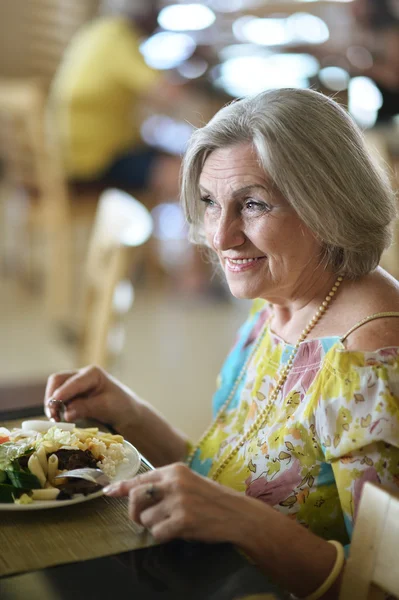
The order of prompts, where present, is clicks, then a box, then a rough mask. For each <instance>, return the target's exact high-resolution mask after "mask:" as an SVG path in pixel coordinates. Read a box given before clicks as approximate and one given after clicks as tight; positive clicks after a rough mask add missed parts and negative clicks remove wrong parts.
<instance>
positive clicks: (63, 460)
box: [54, 449, 97, 471]
mask: <svg viewBox="0 0 399 600" xmlns="http://www.w3.org/2000/svg"><path fill="white" fill-rule="evenodd" d="M54 454H55V455H56V456H57V457H58V468H59V469H60V470H62V471H63V470H64V469H66V470H67V471H72V469H82V468H84V467H90V468H92V469H95V468H96V467H97V461H96V459H95V458H94V456H93V455H92V453H91V452H90V450H68V449H61V450H57V452H54Z"/></svg>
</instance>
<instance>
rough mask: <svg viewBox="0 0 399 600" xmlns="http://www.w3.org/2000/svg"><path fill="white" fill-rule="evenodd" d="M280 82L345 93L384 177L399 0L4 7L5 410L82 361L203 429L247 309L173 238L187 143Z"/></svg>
mask: <svg viewBox="0 0 399 600" xmlns="http://www.w3.org/2000/svg"><path fill="white" fill-rule="evenodd" d="M279 87H303V88H305V87H312V88H313V89H317V90H319V91H322V92H323V93H325V94H328V95H331V96H333V97H334V98H335V99H336V100H338V101H339V102H340V103H341V104H342V105H344V106H345V107H347V108H348V110H349V111H350V113H351V114H352V116H353V117H354V119H355V120H356V121H357V123H358V124H359V125H360V127H361V128H362V129H363V130H364V132H365V135H366V139H367V142H368V144H369V147H370V150H371V152H373V154H374V155H375V158H376V160H377V161H378V162H379V163H380V165H381V168H382V169H385V170H386V171H387V173H388V176H389V177H390V178H391V181H392V184H393V185H394V187H395V188H396V189H397V188H398V182H399V175H398V168H399V0H334V1H333V0H296V1H293V0H291V1H288V0H207V1H204V2H197V3H195V2H186V1H176V0H175V1H172V0H158V1H155V0H30V2H28V3H27V2H26V1H25V0H13V2H12V3H5V2H3V3H1V5H0V226H1V235H0V261H1V262H0V286H1V287H0V289H1V293H0V340H1V342H0V357H1V360H0V413H1V411H2V410H3V411H5V410H6V409H12V408H13V407H21V406H26V408H27V411H29V410H30V407H34V406H35V405H36V406H37V405H38V404H40V402H41V398H42V395H43V389H44V384H45V381H46V378H47V376H48V375H49V374H50V373H52V372H54V371H59V370H65V369H70V368H76V367H79V366H83V365H84V364H89V363H93V362H95V363H97V364H100V365H102V366H104V367H106V368H107V369H109V370H110V371H111V372H113V373H114V374H115V375H116V376H117V377H119V378H120V379H122V380H123V381H124V382H125V383H126V384H128V385H129V386H131V387H133V389H135V390H136V391H137V392H138V393H139V394H140V395H142V396H144V397H145V398H146V399H148V400H149V401H150V402H152V403H153V404H154V405H155V406H157V407H158V408H159V409H160V410H161V411H162V412H163V413H164V414H165V415H166V416H167V417H168V418H169V419H170V420H171V421H172V422H174V423H175V424H176V425H177V426H179V427H181V428H184V429H185V430H186V431H187V432H188V433H189V434H190V435H191V436H193V437H195V438H196V437H198V436H199V435H200V433H201V432H202V431H203V429H204V428H205V427H206V425H207V423H208V421H209V419H210V399H211V395H212V393H213V391H214V389H215V380H216V376H217V373H218V371H219V369H220V366H221V364H222V361H223V358H224V356H225V354H226V352H227V351H228V349H229V347H230V346H231V344H232V343H233V341H234V336H235V330H236V328H237V326H238V325H239V324H240V323H241V322H242V321H243V319H244V318H245V314H246V311H247V310H248V303H246V302H242V301H240V302H238V301H235V300H234V299H233V298H231V297H230V295H229V293H228V291H227V290H226V289H225V287H224V284H223V281H222V280H221V278H220V277H219V276H218V275H217V274H215V273H214V269H213V267H211V265H210V264H209V260H207V258H206V256H204V255H203V253H202V252H201V251H200V250H198V249H197V248H194V247H193V246H191V245H190V244H189V242H188V240H187V231H186V227H185V223H184V219H183V216H182V213H181V210H180V207H179V204H178V187H179V179H178V178H179V168H180V161H181V156H182V154H183V153H184V149H185V146H186V143H187V140H188V138H189V136H190V133H191V132H192V130H193V129H194V128H196V127H199V126H201V125H203V124H205V123H206V122H207V121H208V120H209V119H210V118H211V117H212V116H213V115H214V114H215V112H217V110H218V109H219V108H221V107H222V106H223V105H224V104H225V103H226V102H229V101H231V100H233V99H234V98H240V97H244V96H246V95H248V94H253V93H256V92H260V91H262V90H265V89H268V88H279ZM395 239H396V244H394V245H393V246H392V248H391V249H390V250H389V251H388V252H387V253H386V255H385V256H384V257H383V265H384V267H385V268H387V269H388V270H389V271H390V272H391V274H392V275H393V276H395V277H399V261H398V253H399V250H398V247H399V246H398V244H399V232H398V227H396V231H395Z"/></svg>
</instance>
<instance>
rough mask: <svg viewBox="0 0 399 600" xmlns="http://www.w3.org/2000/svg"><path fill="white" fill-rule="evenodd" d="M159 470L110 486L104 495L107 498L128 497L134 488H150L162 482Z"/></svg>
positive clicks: (104, 490) (105, 489)
mask: <svg viewBox="0 0 399 600" xmlns="http://www.w3.org/2000/svg"><path fill="white" fill-rule="evenodd" d="M158 471H159V469H155V470H154V471H148V473H143V475H136V477H133V478H132V479H125V480H124V481H118V482H115V483H112V484H111V485H108V486H107V487H105V488H104V489H103V492H104V494H106V495H107V496H115V497H116V498H117V497H120V496H128V495H129V493H130V490H133V489H134V488H139V487H140V486H143V487H144V489H146V488H148V486H149V485H151V484H155V483H157V482H159V481H161V475H160V474H159V472H158Z"/></svg>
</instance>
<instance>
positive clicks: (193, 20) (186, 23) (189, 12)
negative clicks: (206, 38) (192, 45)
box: [158, 4, 216, 31]
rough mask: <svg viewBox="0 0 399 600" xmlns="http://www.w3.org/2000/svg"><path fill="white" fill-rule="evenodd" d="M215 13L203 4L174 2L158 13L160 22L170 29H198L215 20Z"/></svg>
mask: <svg viewBox="0 0 399 600" xmlns="http://www.w3.org/2000/svg"><path fill="white" fill-rule="evenodd" d="M215 18H216V17H215V13H214V12H213V11H212V10H211V9H210V8H208V7H207V6H204V5H203V4H172V5H171V6H166V7H165V8H163V9H162V10H161V12H160V13H159V15H158V23H159V24H160V26H161V27H163V28H164V29H169V30H170V31H198V30H200V29H206V28H207V27H209V26H210V25H212V24H213V23H214V21H215Z"/></svg>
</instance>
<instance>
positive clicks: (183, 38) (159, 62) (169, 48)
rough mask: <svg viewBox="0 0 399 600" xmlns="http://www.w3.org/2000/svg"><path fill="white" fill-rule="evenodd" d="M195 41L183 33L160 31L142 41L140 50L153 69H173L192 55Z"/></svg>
mask: <svg viewBox="0 0 399 600" xmlns="http://www.w3.org/2000/svg"><path fill="white" fill-rule="evenodd" d="M195 48H196V44H195V41H194V40H193V38H192V37H190V36H189V35H187V34H185V33H171V32H168V31H162V32H160V33H156V34H155V35H152V36H151V37H150V38H148V39H147V40H146V41H145V42H143V43H142V44H141V46H140V52H141V53H142V55H143V56H144V59H145V61H146V63H147V64H148V65H149V66H150V67H153V68H154V69H173V68H174V67H177V66H178V65H179V64H180V63H182V62H183V61H184V60H187V59H188V58H190V56H192V55H193V53H194V51H195Z"/></svg>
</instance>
